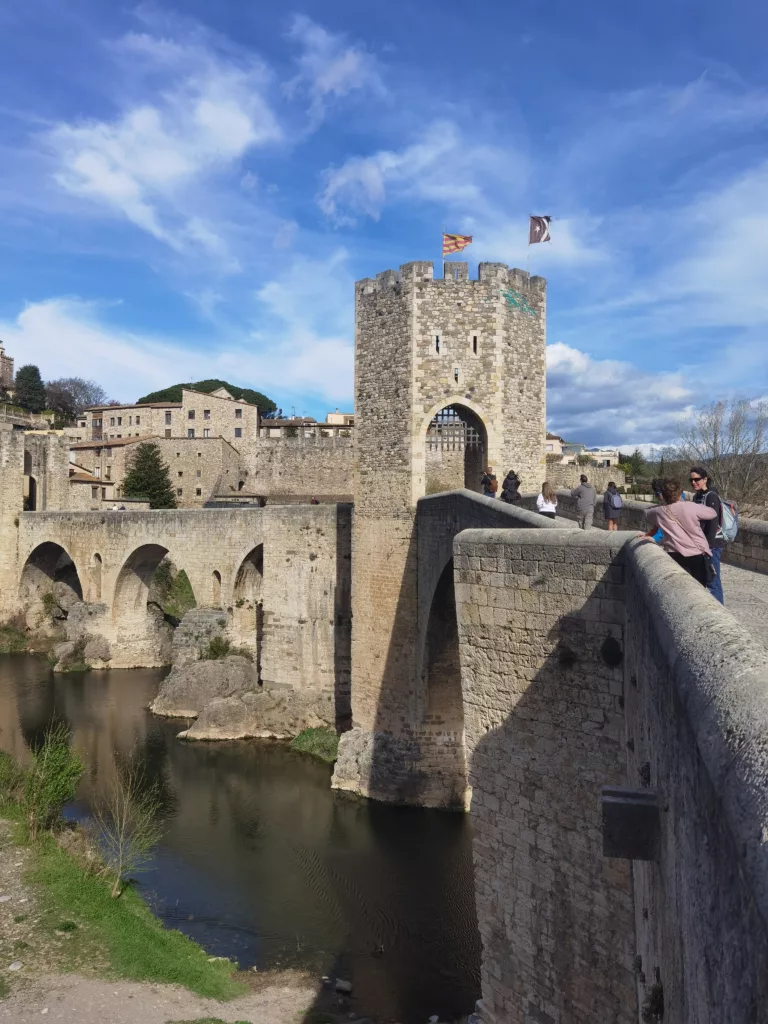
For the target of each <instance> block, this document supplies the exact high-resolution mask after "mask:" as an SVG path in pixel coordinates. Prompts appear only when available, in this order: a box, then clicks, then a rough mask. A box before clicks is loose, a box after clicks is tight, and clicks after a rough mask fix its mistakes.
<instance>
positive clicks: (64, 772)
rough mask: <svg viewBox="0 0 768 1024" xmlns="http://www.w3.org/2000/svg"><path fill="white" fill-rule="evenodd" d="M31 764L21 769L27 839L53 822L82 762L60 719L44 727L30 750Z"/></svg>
mask: <svg viewBox="0 0 768 1024" xmlns="http://www.w3.org/2000/svg"><path fill="white" fill-rule="evenodd" d="M31 759H32V763H31V764H30V766H29V768H27V769H26V770H25V772H24V785H23V792H22V798H21V804H22V809H23V811H24V815H25V818H26V823H27V828H28V829H29V837H30V839H33V840H34V839H36V838H37V837H38V835H39V834H40V833H41V832H42V831H43V830H44V829H46V828H51V827H52V826H53V825H55V824H56V823H57V822H58V820H59V818H60V816H61V810H62V808H63V806H64V804H65V803H67V801H69V800H71V799H72V798H73V797H74V795H75V793H76V791H77V786H78V783H79V782H80V779H81V778H82V775H83V771H84V770H85V765H84V763H83V761H82V759H81V757H80V755H79V754H78V753H77V752H76V751H74V750H72V749H71V748H70V745H69V731H68V729H67V727H66V725H64V723H63V722H59V723H58V724H57V725H51V726H49V727H48V729H46V731H45V735H44V737H43V742H42V744H41V745H40V746H39V747H38V748H37V749H36V750H32V751H31Z"/></svg>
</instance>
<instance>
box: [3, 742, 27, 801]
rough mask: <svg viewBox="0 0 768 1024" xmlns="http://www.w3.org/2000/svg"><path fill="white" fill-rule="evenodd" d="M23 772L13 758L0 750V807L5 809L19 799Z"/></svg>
mask: <svg viewBox="0 0 768 1024" xmlns="http://www.w3.org/2000/svg"><path fill="white" fill-rule="evenodd" d="M23 782H24V772H23V771H22V769H21V766H20V765H19V763H18V762H17V761H16V759H15V758H13V757H11V755H10V754H6V753H5V751H4V750H0V807H7V806H8V805H9V804H12V803H14V802H15V801H16V800H18V798H19V793H20V790H21V786H22V784H23Z"/></svg>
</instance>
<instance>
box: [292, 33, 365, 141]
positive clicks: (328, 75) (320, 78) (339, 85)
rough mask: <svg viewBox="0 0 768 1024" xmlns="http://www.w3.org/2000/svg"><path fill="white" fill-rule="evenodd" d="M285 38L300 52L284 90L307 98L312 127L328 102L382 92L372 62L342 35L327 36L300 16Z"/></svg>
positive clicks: (324, 110)
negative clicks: (356, 93)
mask: <svg viewBox="0 0 768 1024" xmlns="http://www.w3.org/2000/svg"><path fill="white" fill-rule="evenodd" d="M289 38H290V39H292V40H293V41H294V42H296V43H298V44H299V46H300V47H301V49H302V52H301V54H300V56H299V57H298V58H297V61H296V63H297V64H298V67H299V71H298V74H297V75H296V76H295V78H293V79H291V81H290V82H288V83H286V86H285V89H286V92H287V93H288V95H296V94H297V93H299V92H305V93H307V94H308V95H309V98H310V107H309V113H310V117H311V119H312V121H313V122H315V123H316V124H317V123H319V122H320V121H321V120H322V119H323V117H324V116H325V112H326V106H327V103H328V101H329V100H330V99H339V98H341V97H342V96H346V95H347V94H348V93H351V92H354V91H355V90H362V89H366V90H369V91H371V92H374V93H377V94H379V95H383V93H384V92H385V89H384V84H383V82H382V80H381V75H380V73H379V68H378V63H377V61H376V58H375V57H373V56H372V55H371V54H370V53H368V52H367V51H366V50H365V49H364V48H363V47H362V46H361V45H360V44H352V45H350V44H348V43H347V41H346V39H345V37H344V36H343V35H339V34H335V33H333V32H329V31H328V30H327V29H325V28H323V27H322V26H321V25H318V24H317V23H316V22H314V21H312V19H311V18H308V17H306V15H303V14H297V15H295V17H294V19H293V23H292V25H291V29H290V32H289Z"/></svg>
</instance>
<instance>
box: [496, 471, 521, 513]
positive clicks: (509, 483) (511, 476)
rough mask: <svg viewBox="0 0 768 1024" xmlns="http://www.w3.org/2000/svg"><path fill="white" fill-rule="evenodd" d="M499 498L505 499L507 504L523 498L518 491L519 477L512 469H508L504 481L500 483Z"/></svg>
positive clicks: (513, 503) (512, 503)
mask: <svg viewBox="0 0 768 1024" xmlns="http://www.w3.org/2000/svg"><path fill="white" fill-rule="evenodd" d="M501 500H502V501H506V503H507V504H508V505H515V504H517V503H518V502H520V501H522V500H523V496H522V494H521V493H520V477H519V476H518V475H517V473H516V472H515V471H514V469H510V471H509V472H508V473H507V475H506V476H505V477H504V483H503V484H502V485H501Z"/></svg>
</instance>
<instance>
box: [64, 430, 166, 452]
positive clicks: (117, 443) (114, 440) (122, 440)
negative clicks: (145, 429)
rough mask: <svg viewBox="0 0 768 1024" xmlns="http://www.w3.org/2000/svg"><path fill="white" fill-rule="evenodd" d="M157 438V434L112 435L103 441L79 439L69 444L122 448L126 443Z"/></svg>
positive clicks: (74, 447)
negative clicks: (139, 435)
mask: <svg viewBox="0 0 768 1024" xmlns="http://www.w3.org/2000/svg"><path fill="white" fill-rule="evenodd" d="M156 438H157V434H145V435H144V436H143V437H111V438H105V439H104V440H103V441H77V442H76V443H75V444H71V445H70V446H69V448H70V451H71V450H72V449H79V448H120V447H122V445H126V444H140V443H141V442H142V441H151V440H153V439H156Z"/></svg>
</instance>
